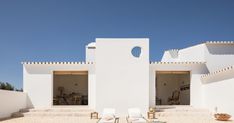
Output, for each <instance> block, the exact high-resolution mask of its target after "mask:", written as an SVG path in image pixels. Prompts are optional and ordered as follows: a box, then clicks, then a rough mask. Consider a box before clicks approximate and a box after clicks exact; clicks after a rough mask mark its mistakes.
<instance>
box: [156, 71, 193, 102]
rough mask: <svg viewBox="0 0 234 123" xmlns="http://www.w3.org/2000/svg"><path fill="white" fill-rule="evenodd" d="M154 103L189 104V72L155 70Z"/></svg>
mask: <svg viewBox="0 0 234 123" xmlns="http://www.w3.org/2000/svg"><path fill="white" fill-rule="evenodd" d="M155 84H156V102H155V103H156V105H189V104H190V72H189V71H157V72H156V83H155Z"/></svg>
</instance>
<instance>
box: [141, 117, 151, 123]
mask: <svg viewBox="0 0 234 123" xmlns="http://www.w3.org/2000/svg"><path fill="white" fill-rule="evenodd" d="M142 118H143V119H145V121H146V122H147V123H150V121H149V120H148V119H146V118H145V117H142Z"/></svg>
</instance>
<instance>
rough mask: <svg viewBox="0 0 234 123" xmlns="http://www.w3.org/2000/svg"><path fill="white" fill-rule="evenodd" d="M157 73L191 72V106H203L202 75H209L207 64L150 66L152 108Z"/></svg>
mask: <svg viewBox="0 0 234 123" xmlns="http://www.w3.org/2000/svg"><path fill="white" fill-rule="evenodd" d="M156 71H190V74H191V75H190V77H191V78H190V79H191V80H190V105H192V106H194V107H201V106H202V101H201V100H202V82H201V79H200V76H201V74H206V73H208V70H207V68H206V65H205V64H150V74H149V76H150V78H149V79H150V81H149V82H150V83H149V84H150V106H154V105H155V97H156V91H155V86H156V85H155V80H156Z"/></svg>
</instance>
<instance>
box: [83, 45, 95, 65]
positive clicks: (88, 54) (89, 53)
mask: <svg viewBox="0 0 234 123" xmlns="http://www.w3.org/2000/svg"><path fill="white" fill-rule="evenodd" d="M95 50H96V43H95V42H91V43H89V44H88V45H87V46H86V48H85V61H86V62H94V61H95Z"/></svg>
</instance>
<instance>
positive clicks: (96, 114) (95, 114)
mask: <svg viewBox="0 0 234 123" xmlns="http://www.w3.org/2000/svg"><path fill="white" fill-rule="evenodd" d="M90 118H91V119H98V113H97V112H91V115H90Z"/></svg>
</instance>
